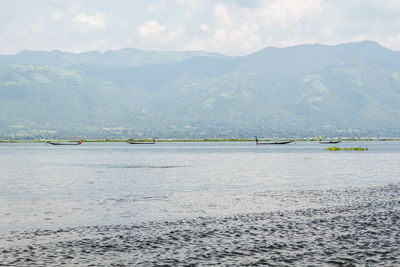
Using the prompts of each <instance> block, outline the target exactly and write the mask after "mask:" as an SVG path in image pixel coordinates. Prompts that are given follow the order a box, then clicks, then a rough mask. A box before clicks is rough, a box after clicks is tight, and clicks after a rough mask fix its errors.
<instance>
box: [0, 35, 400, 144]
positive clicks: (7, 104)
mask: <svg viewBox="0 0 400 267" xmlns="http://www.w3.org/2000/svg"><path fill="white" fill-rule="evenodd" d="M129 51H130V50H129ZM117 52H118V53H121V55H120V58H119V59H118V57H115V55H113V57H110V58H109V59H106V57H105V55H104V53H103V54H102V53H100V55H99V54H98V53H96V52H94V53H92V54H91V53H88V55H89V54H90V57H91V58H90V60H86V59H85V60H83V59H82V58H80V59H79V62H73V61H72V60H70V61H68V60H67V63H65V64H63V63H62V60H60V58H59V57H58V58H57V56H54V57H53V54H54V53H55V52H40V53H42V54H43V55H45V57H44V58H46V60H41V61H40V60H38V62H37V64H21V63H22V62H21V59H20V57H21V54H18V55H16V56H6V57H7V60H6V61H7V62H8V63H5V62H4V60H2V59H4V56H0V62H1V61H3V63H0V106H1V112H0V136H3V137H14V138H16V137H31V138H51V137H63V136H82V137H93V138H95V137H121V138H125V137H140V136H159V137H190V138H192V137H197V138H202V137H213V136H220V137H231V136H236V137H251V136H253V135H261V136H307V135H308V136H310V135H311V136H315V135H319V134H323V135H341V136H357V135H397V136H398V135H399V133H400V53H398V52H395V51H391V50H388V49H386V48H384V47H382V46H380V45H379V44H377V43H374V42H370V41H364V42H360V43H349V44H343V45H339V46H324V45H301V46H296V47H290V48H283V49H278V48H265V49H263V50H261V51H258V52H256V53H253V54H250V55H247V56H243V57H234V58H230V57H223V56H220V55H211V54H207V53H203V52H198V53H199V54H196V53H195V54H196V56H193V57H192V56H188V55H190V53H189V54H187V55H186V56H185V55H184V53H181V52H177V54H174V53H173V52H168V53H167V54H168V55H169V56H167V57H166V58H167V59H166V58H164V59H160V58H162V56H161V55H163V53H162V52H157V53H156V54H152V52H143V51H141V52H143V53H139V52H140V51H139V52H138V51H136V52H138V53H139V54H140V56H138V55H135V54H130V55H131V57H127V56H126V54H125V52H126V51H124V50H120V51H117ZM60 53H61V52H60ZM60 53H59V52H57V53H56V54H57V55H58V56H59V55H60ZM118 53H117V54H118ZM61 54H62V53H61ZM128 54H129V53H128ZM149 54H152V55H153V56H154V58H156V59H154V58H153V59H152V60H148V61H147V62H148V63H149V64H145V63H144V62H145V61H146V60H143V58H146V55H149ZM88 55H86V56H88ZM172 55H173V56H172ZM177 55H178V56H177ZM192 55H194V54H192ZM199 55H200V56H199ZM63 56H72V57H73V56H74V55H73V54H72V55H69V54H67V55H63ZM80 56H82V55H81V54H80ZM97 56H98V57H97ZM14 57H15V58H14ZM125 57H127V58H125ZM116 58H117V59H116ZM147 58H148V57H147ZM150 58H151V57H150ZM172 58H173V59H172ZM122 59H123V60H122ZM169 60H171V61H169ZM15 62H16V63H15ZM60 62H61V63H60ZM71 62H72V63H71ZM134 62H136V63H134ZM138 62H140V63H138ZM151 62H153V63H152V64H150V63H151ZM160 62H161V63H162V64H155V63H160ZM39 63H40V64H39ZM45 63H46V64H45Z"/></svg>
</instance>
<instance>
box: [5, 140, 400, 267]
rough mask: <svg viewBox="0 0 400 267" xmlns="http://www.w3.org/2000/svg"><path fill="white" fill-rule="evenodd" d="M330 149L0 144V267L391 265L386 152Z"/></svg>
mask: <svg viewBox="0 0 400 267" xmlns="http://www.w3.org/2000/svg"><path fill="white" fill-rule="evenodd" d="M337 146H339V147H356V146H361V147H368V149H369V150H368V151H337V152H328V151H325V150H324V148H326V147H329V145H321V144H318V143H317V142H296V143H292V144H288V145H272V146H255V144H254V143H252V142H216V143H212V142H210V143H158V144H156V145H130V144H127V143H84V144H82V145H80V146H51V145H48V144H39V143H38V144H5V143H3V144H0V200H1V201H0V216H1V224H0V251H1V247H4V249H3V252H2V253H1V256H0V265H1V263H5V264H15V265H21V264H22V263H25V264H28V265H29V263H37V264H40V263H42V264H54V263H60V264H62V263H66V264H75V263H77V264H89V263H93V264H96V265H99V264H100V265H102V264H104V265H110V264H122V265H125V264H143V265H157V264H171V265H179V264H183V265H186V264H197V263H202V264H211V265H213V264H229V265H230V264H292V263H301V264H322V263H330V264H343V263H352V264H354V263H356V264H364V263H366V262H370V263H374V262H375V263H386V264H395V263H398V262H397V258H398V256H400V252H399V246H400V232H399V226H397V225H399V224H400V219H399V217H398V216H397V214H398V213H397V212H398V211H399V207H400V198H399V193H400V142H391V141H385V142H378V141H376V142H367V141H360V142H342V143H340V144H338V145H337ZM377 214H378V215H379V216H378V215H377ZM379 218H381V220H383V224H380V222H382V221H380V219H379ZM315 220H320V221H318V222H316V221H315ZM335 220H337V221H335ZM300 226H301V227H300ZM344 226H346V227H345V228H342V227H344ZM299 227H300V228H299ZM368 228H371V231H372V232H371V233H366V234H365V235H364V234H363V233H361V232H360V231H359V229H368ZM174 231H176V232H174ZM385 231H386V232H385ZM307 233H308V234H307ZM328 233H329V234H330V235H329V236H327V234H328ZM338 235H344V236H345V235H348V237H347V239H349V240H350V241H351V242H350V241H349V242H350V243H346V242H347V241H343V240H345V239H343V240H342V239H340V238H339V237H338ZM338 238H339V239H338ZM357 240H359V242H358V241H357ZM200 241H201V242H200ZM292 241H293V242H294V241H296V243H292ZM378 241H379V242H381V243H380V244H376V242H378ZM68 242H70V243H68ZM110 242H111V243H110ZM199 242H200V243H199ZM335 242H336V243H337V244H336V243H335ZM343 242H345V244H347V245H348V246H347V247H346V249H340V247H343V246H344V245H343ZM374 242H375V246H373V244H374ZM329 243H331V244H332V247H331V246H327V244H329ZM105 244H106V245H107V246H105ZM255 244H260V245H255ZM261 244H262V245H261ZM318 244H319V245H318ZM324 244H325V245H324ZM335 244H336V245H335ZM382 244H385V246H383V245H382ZM289 245H293V246H289ZM321 246H322V247H321ZM324 246H325V247H324ZM363 246H364V250H363V249H362V248H363ZM365 246H366V247H365ZM370 246H373V247H370ZM28 248H29V249H28ZM67 248H68V249H67ZM384 248H385V249H384ZM85 249H86V250H87V251H86V252H84V251H85ZM349 250H350V251H349ZM383 250H384V251H383ZM57 251H58V252H57ZM329 251H330V252H329ZM346 251H347V252H346ZM350 252H351V253H352V254H351V253H350ZM307 253H308V254H307ZM349 253H350V255H349ZM368 253H369V254H368ZM22 265H23V264H22Z"/></svg>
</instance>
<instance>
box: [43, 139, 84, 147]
mask: <svg viewBox="0 0 400 267" xmlns="http://www.w3.org/2000/svg"><path fill="white" fill-rule="evenodd" d="M47 144H50V145H55V146H77V145H80V144H82V141H81V140H79V141H77V142H50V141H47Z"/></svg>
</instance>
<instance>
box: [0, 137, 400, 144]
mask: <svg viewBox="0 0 400 267" xmlns="http://www.w3.org/2000/svg"><path fill="white" fill-rule="evenodd" d="M76 140H82V142H84V143H124V142H127V141H128V140H129V141H134V142H147V141H152V140H153V139H131V138H129V139H84V138H83V139H79V138H77V139H46V140H23V139H20V140H0V143H47V142H49V141H59V142H74V141H76ZM327 140H328V141H329V140H338V139H334V138H329V139H325V141H327ZM340 140H341V141H345V142H356V141H400V138H385V139H380V138H360V139H356V138H346V139H340ZM260 141H293V142H318V141H319V140H318V139H317V138H315V139H306V138H299V139H295V138H276V139H260ZM174 142H193V143H194V142H255V140H254V139H246V138H239V139H236V138H235V139H216V138H204V139H157V143H174Z"/></svg>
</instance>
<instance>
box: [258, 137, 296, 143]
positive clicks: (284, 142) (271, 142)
mask: <svg viewBox="0 0 400 267" xmlns="http://www.w3.org/2000/svg"><path fill="white" fill-rule="evenodd" d="M255 138H256V145H286V144H290V143H293V141H272V142H259V141H258V137H257V136H255Z"/></svg>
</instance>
